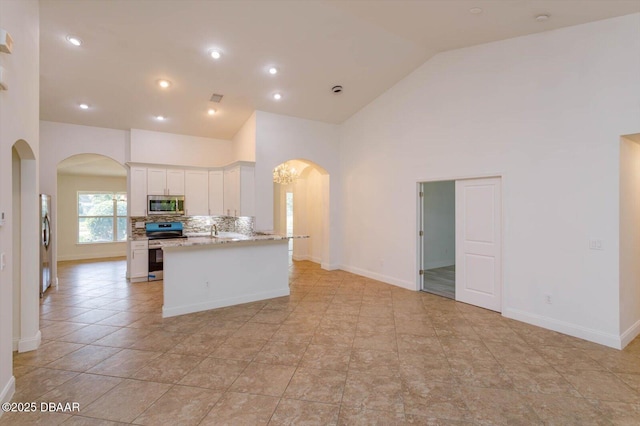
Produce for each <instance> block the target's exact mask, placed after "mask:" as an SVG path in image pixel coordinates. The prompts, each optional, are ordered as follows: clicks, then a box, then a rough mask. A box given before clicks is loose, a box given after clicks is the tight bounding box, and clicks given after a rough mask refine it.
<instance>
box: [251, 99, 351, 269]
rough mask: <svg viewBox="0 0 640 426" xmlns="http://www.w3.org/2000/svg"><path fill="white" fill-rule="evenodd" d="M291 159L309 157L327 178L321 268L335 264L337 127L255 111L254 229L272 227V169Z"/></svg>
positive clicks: (306, 158) (336, 257) (338, 219)
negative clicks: (328, 189) (327, 243)
mask: <svg viewBox="0 0 640 426" xmlns="http://www.w3.org/2000/svg"><path fill="white" fill-rule="evenodd" d="M291 159H302V160H309V161H311V162H313V163H315V164H318V165H319V166H320V167H322V168H324V169H325V170H326V171H327V172H328V174H329V177H324V178H325V179H330V187H331V192H330V195H329V197H330V202H329V208H330V212H329V218H328V222H329V224H328V229H329V235H330V246H329V247H328V248H327V253H328V255H327V256H326V258H327V259H328V260H324V259H323V260H324V262H325V265H323V267H325V268H327V269H333V268H335V267H337V266H338V264H339V249H340V215H339V209H338V203H339V199H340V197H339V191H340V176H339V173H340V171H339V170H340V169H339V161H338V127H337V126H336V125H332V124H326V123H320V122H318V121H311V120H304V119H300V118H295V117H288V116H284V115H278V114H271V113H267V112H264V111H256V170H255V178H256V225H255V228H256V230H270V229H272V228H273V183H272V176H273V169H274V168H275V167H276V166H277V165H278V164H280V163H284V162H285V161H287V160H291Z"/></svg>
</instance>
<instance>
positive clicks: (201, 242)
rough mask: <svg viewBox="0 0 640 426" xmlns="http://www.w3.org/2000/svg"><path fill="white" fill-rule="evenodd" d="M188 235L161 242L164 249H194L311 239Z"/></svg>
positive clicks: (262, 235)
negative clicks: (221, 245)
mask: <svg viewBox="0 0 640 426" xmlns="http://www.w3.org/2000/svg"><path fill="white" fill-rule="evenodd" d="M186 235H187V237H188V238H185V239H182V240H159V241H161V246H162V248H169V247H193V246H205V245H218V244H234V243H246V242H252V241H280V240H288V239H291V238H309V236H308V235H278V234H264V233H256V234H253V235H244V234H239V233H236V232H219V233H218V236H217V237H211V236H210V235H209V234H208V233H205V234H202V233H200V234H186ZM156 241H158V240H156Z"/></svg>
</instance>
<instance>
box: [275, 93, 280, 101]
mask: <svg viewBox="0 0 640 426" xmlns="http://www.w3.org/2000/svg"><path fill="white" fill-rule="evenodd" d="M273 99H275V100H276V101H279V100H280V99H282V95H281V94H280V93H274V94H273Z"/></svg>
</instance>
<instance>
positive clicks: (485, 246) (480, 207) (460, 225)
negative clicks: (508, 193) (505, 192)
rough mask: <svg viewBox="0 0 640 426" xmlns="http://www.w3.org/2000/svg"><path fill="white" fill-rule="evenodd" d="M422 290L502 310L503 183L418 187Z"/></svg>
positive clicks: (487, 180) (468, 182)
mask: <svg viewBox="0 0 640 426" xmlns="http://www.w3.org/2000/svg"><path fill="white" fill-rule="evenodd" d="M418 190H419V197H418V211H419V227H420V232H419V242H418V246H419V247H418V253H419V264H420V269H419V285H420V287H419V288H420V289H421V290H423V291H427V292H430V293H434V294H438V295H440V296H444V297H449V298H452V299H455V300H457V301H459V302H465V303H469V304H471V305H474V306H479V307H481V308H485V309H490V310H493V311H497V312H501V310H502V179H501V177H483V178H463V179H456V180H448V181H435V182H421V183H419V185H418Z"/></svg>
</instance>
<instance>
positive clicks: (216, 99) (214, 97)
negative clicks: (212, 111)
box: [209, 93, 223, 103]
mask: <svg viewBox="0 0 640 426" xmlns="http://www.w3.org/2000/svg"><path fill="white" fill-rule="evenodd" d="M222 96H223V95H219V94H217V93H214V94H213V95H211V99H209V100H210V101H211V102H215V103H220V101H221V100H222Z"/></svg>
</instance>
